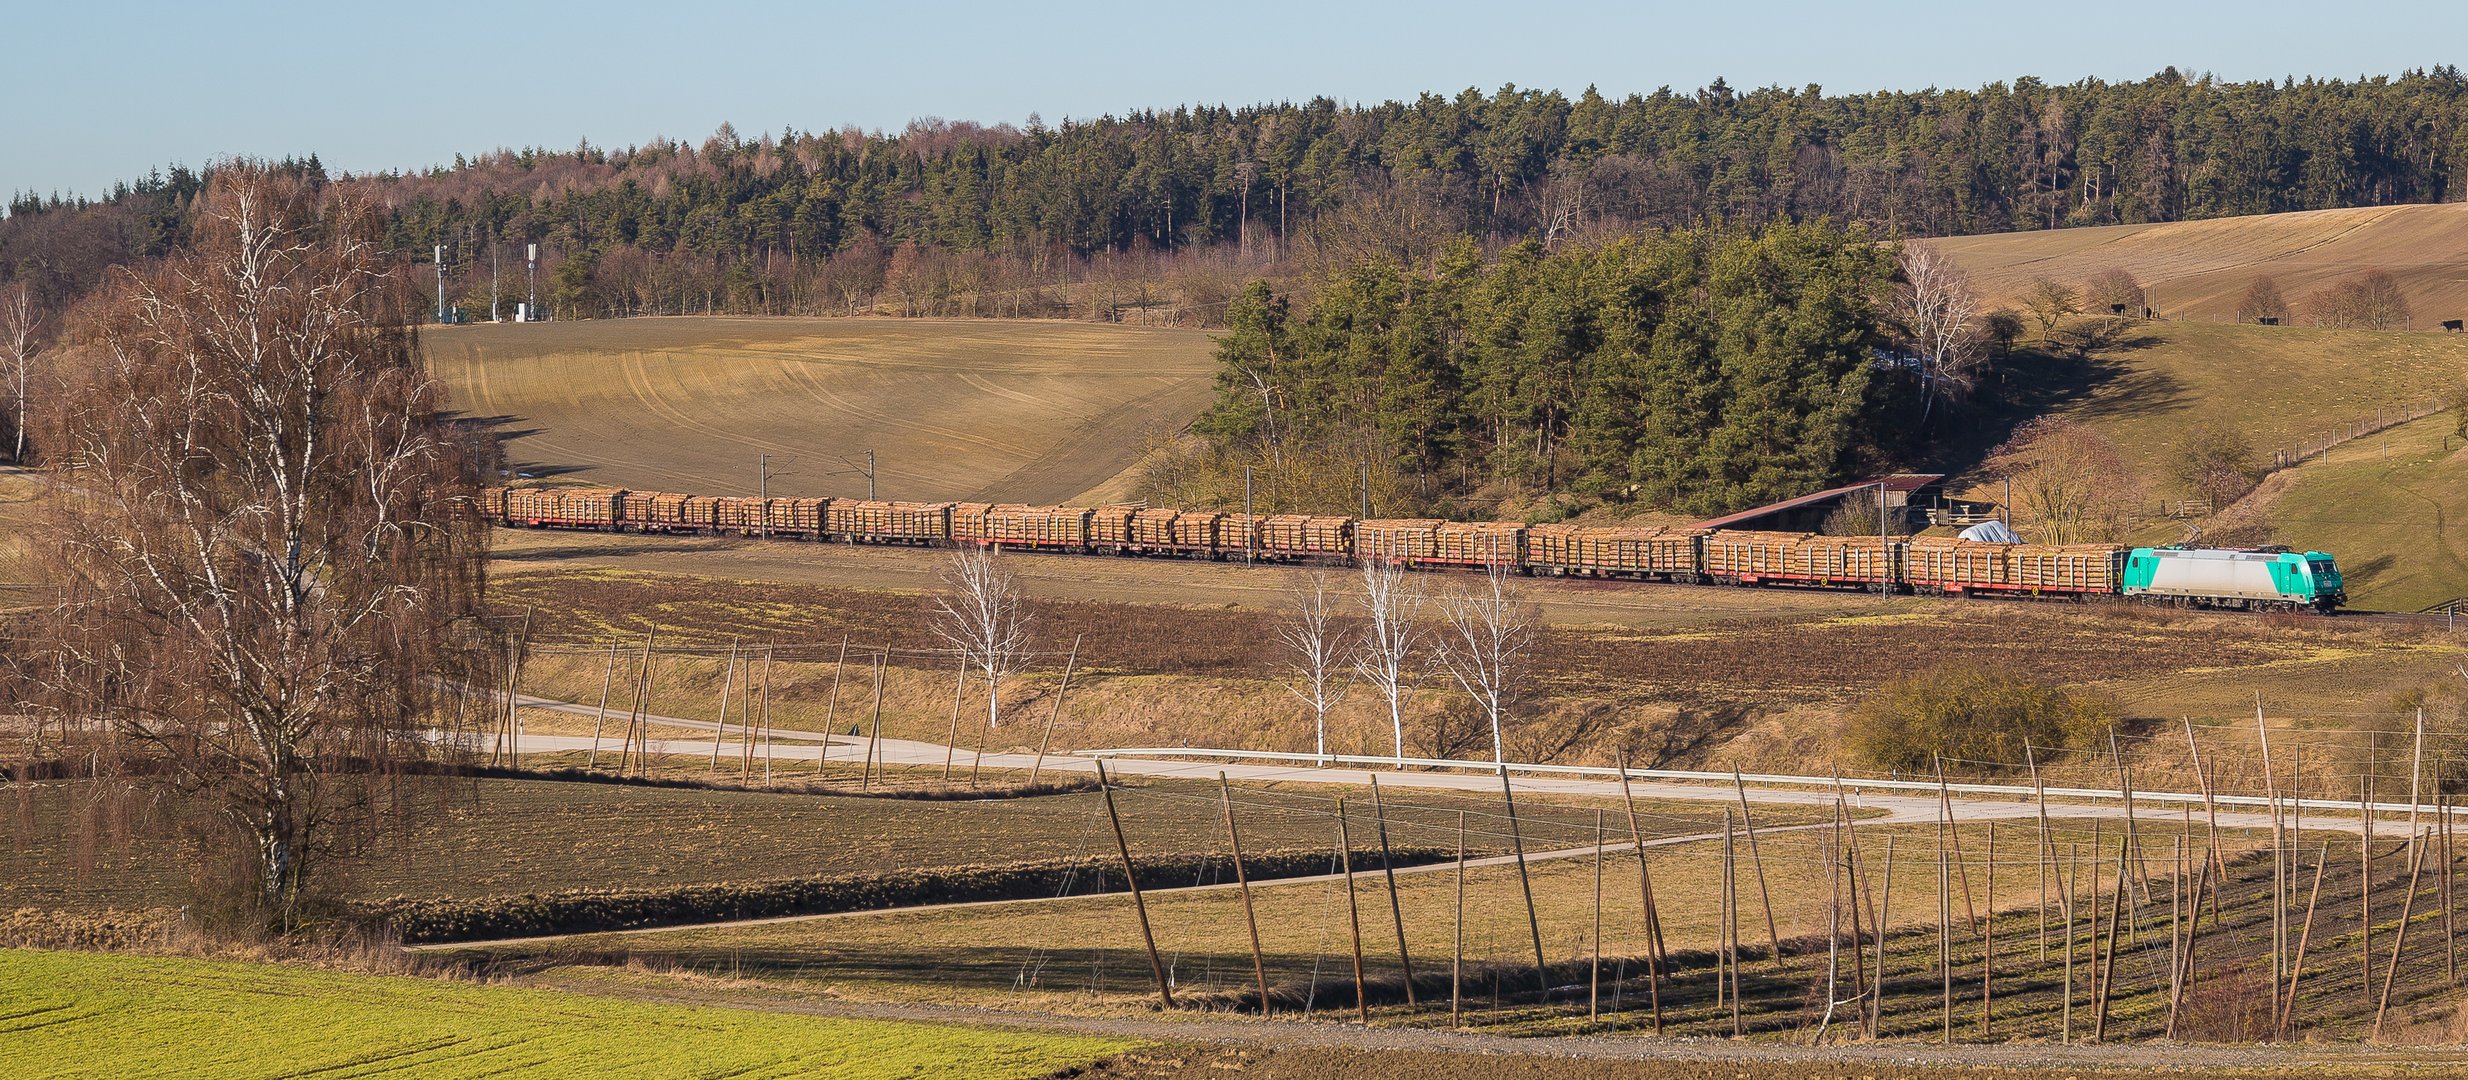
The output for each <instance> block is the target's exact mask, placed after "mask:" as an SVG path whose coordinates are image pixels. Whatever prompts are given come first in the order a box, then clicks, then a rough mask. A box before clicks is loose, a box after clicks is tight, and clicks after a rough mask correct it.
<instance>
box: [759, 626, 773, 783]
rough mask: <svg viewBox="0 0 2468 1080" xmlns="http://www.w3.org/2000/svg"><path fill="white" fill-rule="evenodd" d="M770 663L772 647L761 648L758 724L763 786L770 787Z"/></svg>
mask: <svg viewBox="0 0 2468 1080" xmlns="http://www.w3.org/2000/svg"><path fill="white" fill-rule="evenodd" d="M771 661H772V647H771V646H769V645H765V646H763V696H762V697H761V698H760V699H759V701H758V704H759V705H760V706H761V712H760V714H759V716H760V720H759V722H760V723H761V724H762V726H763V739H762V742H763V786H764V787H770V786H771V737H772V736H771Z"/></svg>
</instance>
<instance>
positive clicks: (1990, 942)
mask: <svg viewBox="0 0 2468 1080" xmlns="http://www.w3.org/2000/svg"><path fill="white" fill-rule="evenodd" d="M1980 859H1981V860H1982V862H1981V867H1980V869H1981V876H1982V877H1983V878H1984V879H1985V880H1986V882H1987V893H1988V914H1987V915H1985V916H1983V917H1982V918H1981V919H1980V1038H1982V1039H1987V1038H1990V1037H1991V1034H1990V1033H1991V1031H1992V1025H1993V1020H1992V1019H1991V1018H1992V1017H1993V1016H1994V1015H1995V1014H1996V1004H1997V996H1996V989H1995V986H1994V984H1993V981H1992V980H1993V978H1994V973H1995V971H1996V967H1997V827H1996V825H1995V824H1994V823H1991V824H1990V825H1989V826H1988V844H1987V850H1986V852H1985V853H1983V854H1982V855H1981V856H1980Z"/></svg>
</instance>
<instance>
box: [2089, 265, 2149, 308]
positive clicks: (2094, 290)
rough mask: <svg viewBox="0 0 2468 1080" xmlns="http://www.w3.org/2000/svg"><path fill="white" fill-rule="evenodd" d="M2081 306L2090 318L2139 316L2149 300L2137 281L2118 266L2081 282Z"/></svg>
mask: <svg viewBox="0 0 2468 1080" xmlns="http://www.w3.org/2000/svg"><path fill="white" fill-rule="evenodd" d="M2082 298H2083V302H2084V306H2085V307H2086V308H2087V309H2088V310H2089V311H2090V312H2091V313H2092V314H2094V315H2108V314H2125V315H2140V314H2142V311H2143V306H2144V305H2145V304H2147V303H2148V302H2149V301H2148V299H2147V294H2146V293H2145V292H2144V290H2143V287H2142V282H2141V280H2140V279H2137V278H2136V277H2134V275H2133V272H2132V271H2129V270H2127V269H2125V268H2124V267H2121V266H2112V267H2109V268H2108V269H2106V270H2102V271H2100V272H2099V273H2096V274H2093V275H2091V280H2089V281H2086V282H2083V283H2082Z"/></svg>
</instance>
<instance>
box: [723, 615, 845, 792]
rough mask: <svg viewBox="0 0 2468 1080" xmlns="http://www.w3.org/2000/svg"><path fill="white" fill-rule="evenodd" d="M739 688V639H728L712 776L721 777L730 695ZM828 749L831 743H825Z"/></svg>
mask: <svg viewBox="0 0 2468 1080" xmlns="http://www.w3.org/2000/svg"><path fill="white" fill-rule="evenodd" d="M736 687H737V639H736V638H735V637H731V638H729V639H728V666H727V667H725V668H722V669H721V672H720V723H719V725H718V726H716V727H714V728H712V729H711V775H713V776H718V775H720V744H721V743H724V742H727V741H728V695H729V691H731V690H734V689H736ZM823 745H824V746H826V747H828V746H830V745H831V744H830V743H824V744H823Z"/></svg>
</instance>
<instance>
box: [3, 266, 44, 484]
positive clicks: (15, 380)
mask: <svg viewBox="0 0 2468 1080" xmlns="http://www.w3.org/2000/svg"><path fill="white" fill-rule="evenodd" d="M42 333H43V316H42V313H41V312H40V311H37V310H35V306H34V290H33V289H31V288H29V287H28V286H27V285H26V283H25V282H22V281H21V282H18V283H17V288H16V289H15V290H13V291H12V292H10V293H6V294H0V383H5V384H6V386H5V389H6V390H7V392H8V395H9V401H10V402H11V403H12V405H13V407H12V408H11V409H10V411H9V427H10V428H11V429H12V432H11V433H12V436H13V437H14V438H15V440H16V442H15V445H14V446H13V447H12V448H11V451H10V456H9V460H11V461H16V462H21V463H22V462H24V461H25V460H26V403H27V400H28V398H29V397H31V396H32V392H33V384H34V364H35V354H36V353H37V352H38V351H39V350H40V341H41V338H42Z"/></svg>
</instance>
